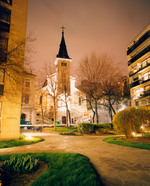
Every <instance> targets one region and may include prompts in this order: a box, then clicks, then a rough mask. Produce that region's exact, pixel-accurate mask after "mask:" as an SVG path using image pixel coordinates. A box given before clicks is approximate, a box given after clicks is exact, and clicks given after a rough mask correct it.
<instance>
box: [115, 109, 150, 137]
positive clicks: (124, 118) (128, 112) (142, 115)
mask: <svg viewBox="0 0 150 186" xmlns="http://www.w3.org/2000/svg"><path fill="white" fill-rule="evenodd" d="M145 120H150V108H147V107H139V108H135V107H131V108H127V109H125V110H122V111H120V112H118V113H117V114H116V115H115V116H114V118H113V127H114V129H115V130H116V131H118V132H122V133H123V134H125V136H126V137H127V138H131V137H133V134H132V133H133V132H138V131H139V129H140V125H141V124H142V123H145Z"/></svg>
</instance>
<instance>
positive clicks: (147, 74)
mask: <svg viewBox="0 0 150 186" xmlns="http://www.w3.org/2000/svg"><path fill="white" fill-rule="evenodd" d="M143 76H144V80H148V79H149V76H150V72H147V73H145V74H144V75H143Z"/></svg>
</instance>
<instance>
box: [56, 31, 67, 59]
mask: <svg viewBox="0 0 150 186" xmlns="http://www.w3.org/2000/svg"><path fill="white" fill-rule="evenodd" d="M59 46H60V47H59V52H58V54H57V57H59V58H65V59H70V57H69V56H68V52H67V48H66V43H65V38H64V30H63V31H62V38H61V43H60V45H59Z"/></svg>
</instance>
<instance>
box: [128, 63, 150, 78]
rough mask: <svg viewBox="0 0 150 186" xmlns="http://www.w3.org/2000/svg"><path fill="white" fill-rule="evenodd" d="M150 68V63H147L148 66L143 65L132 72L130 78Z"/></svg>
mask: <svg viewBox="0 0 150 186" xmlns="http://www.w3.org/2000/svg"><path fill="white" fill-rule="evenodd" d="M148 66H150V62H146V65H143V64H142V65H141V67H140V68H138V67H137V69H136V70H132V71H130V72H129V76H130V77H131V76H133V75H134V74H136V73H138V72H139V71H141V70H143V69H144V68H146V67H148Z"/></svg>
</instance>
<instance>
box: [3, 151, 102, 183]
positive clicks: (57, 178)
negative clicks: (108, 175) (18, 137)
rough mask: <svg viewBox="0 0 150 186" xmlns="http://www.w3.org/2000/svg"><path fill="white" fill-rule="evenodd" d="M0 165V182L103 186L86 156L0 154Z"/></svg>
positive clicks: (69, 154) (73, 154) (72, 154)
mask: <svg viewBox="0 0 150 186" xmlns="http://www.w3.org/2000/svg"><path fill="white" fill-rule="evenodd" d="M0 164H1V168H0V173H1V176H0V181H1V183H2V185H19V186H20V185H26V184H28V185H29V184H31V185H32V186H34V185H35V186H37V185H45V186H49V185H51V186H52V185H55V186H56V185H63V186H70V185H72V186H73V185H74V186H75V185H79V186H82V185H87V186H92V185H93V186H99V185H102V182H101V180H100V177H99V175H98V173H97V171H96V169H95V168H94V166H93V165H92V164H91V163H90V161H89V158H87V157H85V156H83V155H81V154H77V153H34V154H32V153H28V154H15V155H3V156H0ZM40 169H41V171H42V172H41V171H40ZM41 173H42V174H41Z"/></svg>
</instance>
